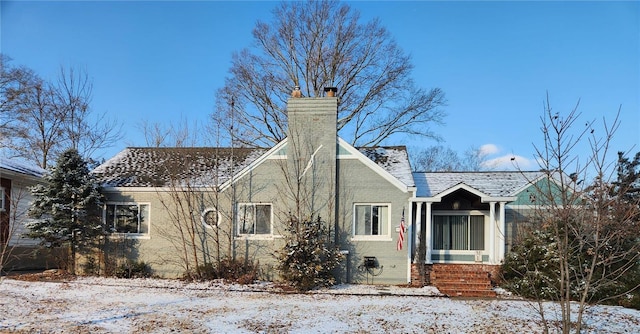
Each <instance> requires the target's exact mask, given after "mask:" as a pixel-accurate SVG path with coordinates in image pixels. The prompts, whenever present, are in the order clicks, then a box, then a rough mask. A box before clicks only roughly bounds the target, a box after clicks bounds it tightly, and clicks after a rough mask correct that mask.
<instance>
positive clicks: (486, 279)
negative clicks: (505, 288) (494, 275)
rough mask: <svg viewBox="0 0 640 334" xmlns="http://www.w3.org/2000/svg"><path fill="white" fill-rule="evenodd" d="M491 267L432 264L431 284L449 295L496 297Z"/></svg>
mask: <svg viewBox="0 0 640 334" xmlns="http://www.w3.org/2000/svg"><path fill="white" fill-rule="evenodd" d="M491 269H492V268H487V266H484V265H472V264H434V265H433V267H432V271H431V284H433V285H435V287H436V288H438V290H440V292H441V293H443V294H445V295H447V296H449V297H485V298H491V297H496V293H495V291H493V289H492V286H491V272H492V271H493V270H491Z"/></svg>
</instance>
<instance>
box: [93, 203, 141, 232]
mask: <svg viewBox="0 0 640 334" xmlns="http://www.w3.org/2000/svg"><path fill="white" fill-rule="evenodd" d="M110 205H115V206H116V208H117V207H118V206H131V205H137V206H138V224H140V212H142V210H141V209H140V207H141V206H142V205H146V206H147V208H148V210H147V215H148V216H147V220H148V223H147V232H146V233H123V232H115V231H114V232H111V229H115V216H114V221H112V222H110V223H108V222H107V207H108V206H110ZM114 212H115V208H114ZM102 220H103V221H104V222H105V225H106V227H107V229H108V230H109V232H110V235H111V236H116V237H118V236H119V237H122V236H125V237H127V238H132V239H150V238H151V203H148V202H106V203H105V205H104V210H103V218H102ZM138 229H139V227H138Z"/></svg>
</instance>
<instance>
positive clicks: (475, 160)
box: [411, 145, 486, 172]
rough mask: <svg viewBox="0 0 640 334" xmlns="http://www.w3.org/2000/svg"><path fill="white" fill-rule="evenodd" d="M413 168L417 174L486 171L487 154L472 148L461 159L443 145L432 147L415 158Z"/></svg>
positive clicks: (456, 153)
mask: <svg viewBox="0 0 640 334" xmlns="http://www.w3.org/2000/svg"><path fill="white" fill-rule="evenodd" d="M412 160H413V161H412V163H411V166H412V168H413V170H414V171H416V172H453V171H480V170H484V169H485V167H484V163H485V162H486V154H484V153H483V152H482V151H481V150H480V149H479V148H477V147H470V148H469V149H468V150H466V151H465V152H464V154H463V156H462V157H461V156H460V155H459V154H458V152H456V151H454V150H453V149H451V148H450V147H445V146H442V145H436V146H430V147H427V148H426V149H424V150H422V151H420V152H418V153H417V154H415V155H414V156H413V159H412Z"/></svg>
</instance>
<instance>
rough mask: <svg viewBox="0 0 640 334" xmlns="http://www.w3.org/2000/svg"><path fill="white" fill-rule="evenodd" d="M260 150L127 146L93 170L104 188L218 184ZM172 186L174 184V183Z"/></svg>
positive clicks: (246, 163)
mask: <svg viewBox="0 0 640 334" xmlns="http://www.w3.org/2000/svg"><path fill="white" fill-rule="evenodd" d="M266 151H267V150H266V149H263V148H234V149H231V148H216V147H180V148H176V147H168V148H165V147H161V148H155V147H130V148H127V149H125V150H123V151H121V152H120V153H118V154H117V155H116V156H114V157H113V158H111V159H109V160H107V161H106V162H105V163H103V164H102V165H100V166H98V167H97V168H96V169H94V170H93V171H92V173H93V174H95V175H96V176H97V178H98V180H99V181H100V182H102V183H103V186H105V187H163V186H169V185H171V184H172V182H177V184H178V185H186V184H188V185H189V186H193V187H198V186H212V185H220V184H222V183H224V182H226V181H227V180H228V179H229V178H230V177H231V176H232V173H237V172H239V171H240V170H242V169H243V168H245V167H246V166H248V165H249V164H250V163H251V162H253V161H254V160H256V159H257V158H259V157H260V156H261V155H262V154H264V153H265V152H266ZM174 184H175V183H174Z"/></svg>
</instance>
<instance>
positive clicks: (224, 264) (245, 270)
mask: <svg viewBox="0 0 640 334" xmlns="http://www.w3.org/2000/svg"><path fill="white" fill-rule="evenodd" d="M184 276H185V278H187V279H193V280H212V279H224V280H225V281H229V282H236V283H240V284H250V283H253V282H254V281H255V280H256V279H258V264H257V263H254V262H251V261H248V260H245V259H231V258H224V259H221V260H220V261H219V262H218V263H207V264H204V265H200V266H198V268H197V270H196V272H195V273H186V274H185V275H184Z"/></svg>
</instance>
